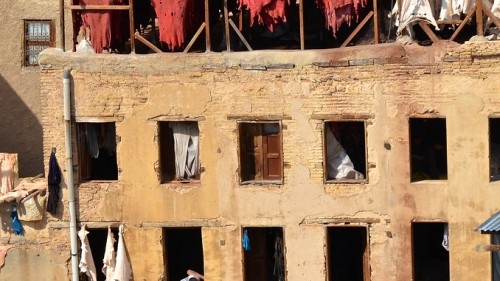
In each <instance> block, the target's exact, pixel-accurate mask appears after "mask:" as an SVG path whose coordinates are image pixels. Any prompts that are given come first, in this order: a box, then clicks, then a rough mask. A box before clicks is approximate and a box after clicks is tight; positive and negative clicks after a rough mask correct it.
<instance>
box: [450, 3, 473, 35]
mask: <svg viewBox="0 0 500 281" xmlns="http://www.w3.org/2000/svg"><path fill="white" fill-rule="evenodd" d="M475 12H476V7H474V8H472V9H471V10H470V11H469V12H468V13H467V16H465V18H464V20H463V21H462V23H461V24H460V25H459V26H458V27H457V29H455V32H453V34H452V35H451V37H450V39H449V41H453V40H455V38H456V37H457V36H458V34H459V33H460V31H462V29H463V28H464V27H465V25H466V24H467V23H468V22H469V20H470V19H471V18H472V16H473V15H474V13H475Z"/></svg>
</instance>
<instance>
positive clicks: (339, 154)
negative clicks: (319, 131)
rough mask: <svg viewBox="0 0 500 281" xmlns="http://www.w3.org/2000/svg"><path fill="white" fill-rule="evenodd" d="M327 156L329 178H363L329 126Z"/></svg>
mask: <svg viewBox="0 0 500 281" xmlns="http://www.w3.org/2000/svg"><path fill="white" fill-rule="evenodd" d="M326 156H327V162H328V178H329V179H363V178H364V176H363V174H361V173H360V172H358V171H356V170H354V164H353V163H352V161H351V158H349V155H347V153H346V152H345V149H344V148H343V147H342V145H341V144H340V142H339V141H338V140H337V138H335V135H334V134H333V132H332V131H331V129H330V127H329V126H326Z"/></svg>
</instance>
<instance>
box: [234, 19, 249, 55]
mask: <svg viewBox="0 0 500 281" xmlns="http://www.w3.org/2000/svg"><path fill="white" fill-rule="evenodd" d="M229 24H230V25H231V27H232V28H233V29H234V32H236V34H237V35H238V37H240V40H241V42H243V44H245V47H247V50H249V51H253V49H252V47H250V44H248V42H247V40H246V39H245V37H244V36H243V34H241V32H240V31H239V30H238V27H237V26H236V24H234V22H233V20H232V19H229Z"/></svg>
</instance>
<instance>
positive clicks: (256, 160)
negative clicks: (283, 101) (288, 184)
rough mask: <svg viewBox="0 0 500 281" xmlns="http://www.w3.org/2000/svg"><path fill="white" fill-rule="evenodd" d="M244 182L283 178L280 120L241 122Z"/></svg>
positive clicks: (241, 169)
mask: <svg viewBox="0 0 500 281" xmlns="http://www.w3.org/2000/svg"><path fill="white" fill-rule="evenodd" d="M239 137H240V139H239V142H240V177H241V181H242V182H248V181H273V182H278V183H281V180H282V179H283V159H282V147H281V146H282V145H281V126H280V123H278V122H268V123H249V122H248V123H247V122H241V123H239Z"/></svg>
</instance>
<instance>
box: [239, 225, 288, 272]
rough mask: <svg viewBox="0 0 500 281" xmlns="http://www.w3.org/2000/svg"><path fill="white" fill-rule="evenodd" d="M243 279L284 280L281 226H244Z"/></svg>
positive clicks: (283, 251)
mask: <svg viewBox="0 0 500 281" xmlns="http://www.w3.org/2000/svg"><path fill="white" fill-rule="evenodd" d="M242 242H243V243H242V246H243V262H244V265H243V268H244V275H245V281H284V280H285V255H284V253H285V250H284V240H283V229H282V228H281V227H245V228H243V237H242Z"/></svg>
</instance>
